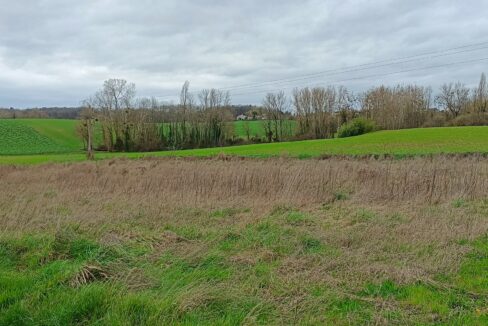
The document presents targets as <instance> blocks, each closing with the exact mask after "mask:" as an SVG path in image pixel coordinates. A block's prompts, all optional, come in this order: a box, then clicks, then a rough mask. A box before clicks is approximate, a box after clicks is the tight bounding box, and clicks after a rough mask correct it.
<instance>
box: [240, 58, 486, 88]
mask: <svg viewBox="0 0 488 326" xmlns="http://www.w3.org/2000/svg"><path fill="white" fill-rule="evenodd" d="M486 60H488V57H485V58H479V59H472V60H466V61H458V62H452V63H447V64H441V65H435V66H428V67H421V68H413V69H406V70H400V71H394V72H389V73H381V74H374V75H368V76H361V77H354V78H347V79H342V80H335V81H332V82H333V83H341V82H345V81H352V80H361V79H368V78H373V77H383V76H388V75H395V74H400V73H406V72H412V71H420V70H427V69H435V68H443V67H449V66H455V65H459V64H466V63H474V62H480V61H486ZM320 85H321V84H320ZM306 86H309V85H293V86H288V87H285V88H278V89H268V90H260V91H254V92H244V93H237V94H232V96H242V95H250V94H261V93H268V92H276V91H281V90H284V89H288V88H294V87H306Z"/></svg>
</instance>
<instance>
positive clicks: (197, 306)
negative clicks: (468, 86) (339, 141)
mask: <svg viewBox="0 0 488 326" xmlns="http://www.w3.org/2000/svg"><path fill="white" fill-rule="evenodd" d="M237 213H239V212H237ZM237 213H236V212H234V211H232V210H223V211H214V212H209V213H207V214H206V213H205V212H201V213H200V214H203V215H202V216H204V217H206V218H207V219H208V220H209V221H210V222H208V223H206V224H205V225H206V226H207V227H206V228H203V227H202V229H197V228H195V227H193V226H187V227H184V226H175V225H172V224H168V225H167V226H166V227H167V228H168V229H169V230H171V231H162V230H158V231H159V233H158V232H153V231H154V230H152V231H151V230H150V229H148V228H144V227H141V226H136V224H134V225H132V226H130V225H122V226H121V228H122V229H124V228H126V229H127V228H130V231H128V229H127V230H123V231H114V232H121V233H122V234H124V232H125V233H127V232H130V234H131V236H132V237H134V238H135V239H138V240H137V241H127V242H125V243H123V244H104V243H101V242H99V241H96V240H94V239H93V238H92V237H91V236H90V235H89V234H88V233H85V232H81V231H76V230H74V231H73V230H70V229H65V230H63V231H62V232H58V233H57V234H56V235H55V236H52V235H47V234H43V235H40V234H36V235H29V234H25V235H23V236H21V237H5V236H3V237H1V238H0V324H2V325H38V324H45V325H68V324H83V325H100V324H104V325H105V324H106V325H126V324H131V325H146V324H147V325H159V324H161V325H164V324H172V325H194V324H198V325H240V324H262V325H269V324H271V325H278V324H282V325H283V324H294V323H296V324H304V325H305V324H307V325H308V324H309V325H315V324H330V325H351V324H352V325H364V324H378V323H379V324H390V323H391V324H398V325H405V324H418V325H426V324H436V325H439V324H442V325H486V322H488V311H487V308H486V307H487V306H486V305H487V304H488V300H487V295H488V287H487V285H488V278H487V277H488V274H487V273H486V268H487V266H488V265H487V263H488V238H486V237H484V238H482V239H479V240H478V241H473V242H471V243H465V246H466V247H469V248H470V249H469V251H470V254H468V255H467V256H466V257H465V258H464V260H463V263H462V264H461V268H460V269H459V271H458V272H456V273H452V274H449V275H438V276H437V278H438V279H439V280H440V281H437V282H435V283H433V284H430V283H426V282H421V281H419V282H414V283H407V284H398V283H395V282H393V281H390V280H385V281H382V282H370V283H367V284H364V286H363V288H362V289H358V290H352V289H348V286H347V283H346V284H343V285H341V286H339V287H338V288H337V287H335V286H329V284H328V283H327V282H326V281H325V282H324V280H329V279H328V278H324V279H322V278H321V277H317V275H316V274H315V275H312V277H311V278H306V279H304V278H303V274H305V275H306V273H304V272H303V270H302V269H300V267H299V266H300V264H301V262H307V263H308V264H309V265H308V268H311V267H310V266H313V265H310V262H313V261H314V260H317V261H321V259H322V258H323V257H325V258H328V259H330V260H334V259H335V257H337V255H340V252H341V250H344V249H336V248H330V247H329V246H328V245H325V244H323V243H322V242H321V241H319V240H318V239H317V238H316V237H315V236H314V234H313V232H310V227H305V228H304V227H303V225H304V223H305V222H307V221H309V222H308V223H314V222H313V221H310V219H312V218H313V217H311V216H309V215H307V214H305V213H301V212H297V211H290V212H287V211H283V212H280V213H279V214H276V213H275V215H272V216H270V217H268V218H265V219H264V220H263V221H261V222H259V223H257V224H256V225H254V226H252V225H250V226H248V227H247V228H246V229H244V230H241V231H236V230H234V229H232V228H229V230H227V229H226V228H222V227H220V228H215V227H214V228H213V229H209V227H208V225H215V224H216V222H215V221H220V223H221V225H222V224H225V223H223V222H221V221H222V220H228V219H232V218H233V216H234V214H237ZM341 218H346V217H341ZM282 221H285V222H282ZM304 221H305V222H304ZM297 225H298V227H297ZM300 225H301V226H302V227H299V226H300ZM113 228H114V227H112V229H113ZM161 232H162V233H161ZM165 232H166V233H165ZM161 234H163V236H164V235H165V234H167V235H171V236H175V237H178V236H180V237H182V239H184V240H181V241H182V244H179V245H178V244H177V245H173V244H170V245H168V248H166V250H164V247H161V248H163V249H161V248H160V247H158V246H160V244H159V243H158V242H157V240H153V239H159V238H161ZM176 234H178V235H176ZM188 241H194V242H198V243H204V244H205V245H204V246H203V247H202V248H203V249H202V250H200V251H198V254H196V256H190V257H188V256H185V254H184V253H181V252H180V251H181V250H178V248H179V247H184V246H185V242H188ZM153 242H154V243H153ZM155 247H156V248H157V249H156V253H155V252H154V250H153V249H154V248H155ZM151 248H153V249H151ZM158 250H160V251H158ZM385 250H387V249H385ZM419 251H421V250H419ZM183 252H184V250H183ZM250 252H251V254H253V255H255V256H256V257H257V258H255V259H256V261H257V262H254V261H253V259H254V258H249V257H248V255H249V253H250ZM263 253H264V254H263ZM260 255H261V256H260ZM266 255H268V256H266ZM235 257H237V258H235ZM251 257H253V256H251ZM325 258H324V259H325ZM239 259H241V260H239ZM246 259H247V260H246ZM291 262H297V263H298V265H297V267H295V268H296V269H297V271H296V273H297V274H298V276H296V275H294V273H293V270H288V269H286V267H283V266H286V264H290V263H291ZM292 266H293V265H292ZM90 273H91V274H90ZM105 273H106V274H105ZM324 275H327V272H324ZM329 277H330V276H329ZM332 279H333V278H332ZM446 284H447V286H446Z"/></svg>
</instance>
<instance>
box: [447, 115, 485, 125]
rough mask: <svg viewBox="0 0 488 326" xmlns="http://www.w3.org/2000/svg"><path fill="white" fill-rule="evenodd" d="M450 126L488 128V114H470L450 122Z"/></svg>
mask: <svg viewBox="0 0 488 326" xmlns="http://www.w3.org/2000/svg"><path fill="white" fill-rule="evenodd" d="M449 125H450V126H488V113H469V114H463V115H460V116H458V117H457V118H455V119H453V120H451V121H450V122H449Z"/></svg>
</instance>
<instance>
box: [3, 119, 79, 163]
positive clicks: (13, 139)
mask: <svg viewBox="0 0 488 326" xmlns="http://www.w3.org/2000/svg"><path fill="white" fill-rule="evenodd" d="M75 127H76V120H54V119H16V120H2V119H0V155H22V154H46V153H69V152H76V151H80V150H82V149H83V144H82V142H81V140H80V139H79V137H78V136H77V135H76V131H75V130H76V129H75Z"/></svg>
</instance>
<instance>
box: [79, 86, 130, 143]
mask: <svg viewBox="0 0 488 326" xmlns="http://www.w3.org/2000/svg"><path fill="white" fill-rule="evenodd" d="M135 93H136V87H135V84H133V83H128V82H127V81H126V80H124V79H108V80H106V81H105V82H104V83H103V87H102V89H101V90H100V91H98V92H97V93H95V95H94V96H93V97H92V98H91V99H89V100H88V102H89V103H90V104H91V106H92V107H93V108H95V109H97V110H99V111H100V112H101V115H100V118H101V119H100V121H101V126H102V135H103V140H104V144H105V146H106V147H107V149H108V150H109V151H111V150H113V149H115V148H116V149H119V150H120V149H122V148H124V147H125V148H127V147H128V140H127V133H128V128H129V126H128V124H127V123H128V121H127V115H128V113H129V112H128V111H129V109H130V108H131V107H132V105H133V100H134V97H135ZM122 110H123V112H122Z"/></svg>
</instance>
